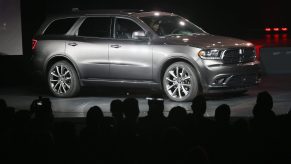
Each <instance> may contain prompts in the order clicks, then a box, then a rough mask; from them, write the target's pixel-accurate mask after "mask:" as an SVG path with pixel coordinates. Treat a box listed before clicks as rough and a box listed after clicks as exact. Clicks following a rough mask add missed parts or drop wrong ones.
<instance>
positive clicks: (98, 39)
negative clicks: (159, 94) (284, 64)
mask: <svg viewBox="0 0 291 164" xmlns="http://www.w3.org/2000/svg"><path fill="white" fill-rule="evenodd" d="M32 48H33V51H34V56H33V62H34V66H35V69H36V71H37V72H38V73H40V74H41V75H42V76H43V77H44V78H45V79H46V81H47V83H48V86H49V88H50V91H51V92H52V93H53V95H55V96H57V97H71V96H75V95H76V94H77V93H78V92H79V90H80V87H81V86H92V85H93V86H95V85H98V86H100V85H109V86H113V85H114V86H127V87H128V86H129V87H137V86H142V87H151V88H152V87H156V86H157V87H159V88H161V89H162V90H163V91H164V93H165V94H166V95H167V96H168V97H169V98H170V99H171V100H174V101H189V100H192V99H193V98H194V97H195V96H196V95H198V94H203V93H209V92H228V91H245V90H246V89H247V88H248V87H250V86H252V85H254V84H257V83H258V82H259V70H260V69H259V68H260V67H259V62H258V61H256V53H255V48H254V45H253V44H252V43H249V42H247V41H243V40H239V39H235V38H229V37H222V36H215V35H212V34H209V33H207V32H205V31H204V30H202V29H201V28H200V27H198V26H196V25H195V24H193V23H191V22H190V21H189V20H187V19H185V18H183V17H181V16H178V15H176V14H173V13H166V12H157V11H152V12H143V11H135V12H134V11H125V10H123V11H119V10H118V11H116V10H114V11H110V10H107V11H101V10H98V11H75V12H72V13H70V14H67V15H60V16H54V17H51V18H49V19H47V20H46V21H45V23H44V24H43V25H42V26H41V28H40V29H39V31H38V32H37V34H36V35H35V36H34V39H33V42H32Z"/></svg>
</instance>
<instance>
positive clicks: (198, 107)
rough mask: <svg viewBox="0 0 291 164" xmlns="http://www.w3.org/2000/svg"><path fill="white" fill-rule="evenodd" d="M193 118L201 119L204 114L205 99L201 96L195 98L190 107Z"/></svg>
mask: <svg viewBox="0 0 291 164" xmlns="http://www.w3.org/2000/svg"><path fill="white" fill-rule="evenodd" d="M191 108H192V111H193V114H194V116H197V117H203V116H204V114H205V112H206V99H205V97H204V96H203V95H198V96H196V97H195V98H194V99H193V101H192V105H191Z"/></svg>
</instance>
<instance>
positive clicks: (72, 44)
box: [68, 42, 78, 46]
mask: <svg viewBox="0 0 291 164" xmlns="http://www.w3.org/2000/svg"><path fill="white" fill-rule="evenodd" d="M68 45H70V46H76V45H78V44H77V43H75V42H71V43H68Z"/></svg>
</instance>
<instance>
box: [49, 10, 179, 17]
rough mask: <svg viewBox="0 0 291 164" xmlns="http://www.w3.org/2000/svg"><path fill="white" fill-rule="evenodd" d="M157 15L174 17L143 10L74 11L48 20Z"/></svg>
mask: <svg viewBox="0 0 291 164" xmlns="http://www.w3.org/2000/svg"><path fill="white" fill-rule="evenodd" d="M157 13H158V14H159V15H175V14H173V13H168V12H162V11H143V10H78V9H77V10H74V11H72V12H70V13H63V14H58V15H53V16H50V18H53V19H58V18H64V17H79V16H94V15H122V16H132V17H144V16H154V15H155V14H157Z"/></svg>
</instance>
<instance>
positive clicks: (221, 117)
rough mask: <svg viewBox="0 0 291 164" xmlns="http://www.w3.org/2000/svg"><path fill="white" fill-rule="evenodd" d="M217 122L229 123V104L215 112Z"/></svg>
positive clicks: (221, 106) (223, 105)
mask: <svg viewBox="0 0 291 164" xmlns="http://www.w3.org/2000/svg"><path fill="white" fill-rule="evenodd" d="M215 120H216V121H217V122H219V123H228V122H229V120H230V107H229V106H228V105H227V104H222V105H220V106H218V107H217V108H216V110H215Z"/></svg>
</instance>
